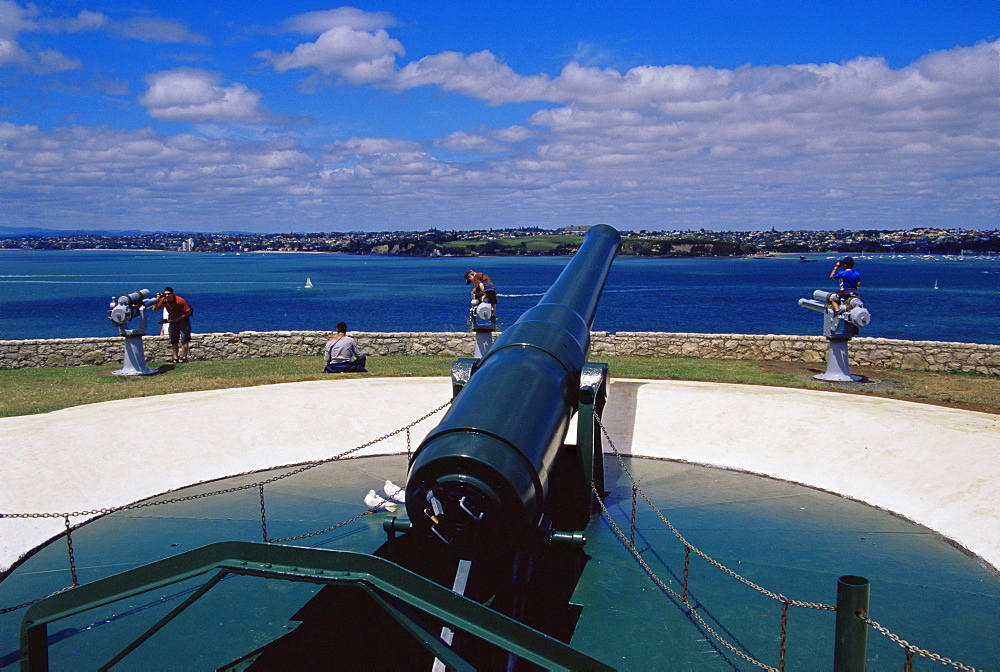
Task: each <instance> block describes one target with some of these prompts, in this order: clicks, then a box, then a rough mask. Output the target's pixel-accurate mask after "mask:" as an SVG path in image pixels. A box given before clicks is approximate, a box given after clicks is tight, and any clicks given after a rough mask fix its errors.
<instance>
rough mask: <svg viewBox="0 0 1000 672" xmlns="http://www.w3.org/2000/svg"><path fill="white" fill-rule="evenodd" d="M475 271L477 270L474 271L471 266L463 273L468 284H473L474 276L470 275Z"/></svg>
mask: <svg viewBox="0 0 1000 672" xmlns="http://www.w3.org/2000/svg"><path fill="white" fill-rule="evenodd" d="M473 273H475V271H473V270H472V269H471V268H470V269H468V270H466V271H465V273H463V274H462V277H463V278H465V284H467V285H470V284H472V278H470V277H469V276H470V275H472V274H473Z"/></svg>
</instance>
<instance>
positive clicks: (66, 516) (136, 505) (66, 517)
mask: <svg viewBox="0 0 1000 672" xmlns="http://www.w3.org/2000/svg"><path fill="white" fill-rule="evenodd" d="M451 402H452V400H451V399H449V400H448V401H446V402H445V403H443V404H441V405H440V406H438V407H437V408H435V409H434V410H432V411H430V412H429V413H426V414H424V415H422V416H421V417H419V418H417V419H416V420H414V421H413V422H411V423H409V424H407V425H404V426H403V427H400V428H399V429H396V430H393V431H391V432H389V433H388V434H384V435H382V436H380V437H378V438H377V439H372V440H371V441H368V442H366V443H363V444H361V445H360V446H356V447H354V448H351V449H350V450H346V451H344V452H343V453H340V454H338V455H334V456H332V457H328V458H326V459H323V460H318V461H316V462H310V463H307V464H305V465H303V466H301V467H298V468H297V469H293V470H292V471H289V472H286V473H283V474H281V475H279V476H274V477H271V478H268V479H265V480H262V481H256V482H254V483H246V484H244V485H238V486H234V487H231V488H224V489H221V490H214V491H212V492H203V493H200V494H196V495H186V496H184V497H173V498H170V499H161V500H155V501H144V502H133V503H131V504H125V505H122V506H109V507H103V508H99V509H88V510H85V511H71V512H65V513H54V512H32V513H0V519H3V518H19V519H31V518H36V519H37V518H62V519H63V522H64V524H65V527H66V544H67V547H68V554H69V565H70V575H71V577H72V581H73V583H72V585H69V586H66V587H64V588H60V589H59V590H56V591H54V592H52V593H49V594H48V595H45V596H43V597H39V598H36V599H34V600H30V601H28V602H24V603H21V604H17V605H14V606H12V607H0V615H3V614H8V613H10V612H12V611H17V610H18V609H24V608H26V607H30V606H31V605H33V604H36V603H38V602H41V601H42V600H44V599H46V598H48V597H51V596H52V595H57V594H59V593H61V592H64V591H66V590H70V589H72V588H76V587H77V586H78V585H79V582H78V579H77V574H76V556H75V553H74V550H73V537H72V534H71V531H72V526H71V524H70V518H72V517H78V516H103V515H106V514H109V513H115V512H118V511H125V510H129V509H142V508H146V507H151V506H162V505H165V504H176V503H180V502H190V501H193V500H198V499H204V498H205V497H214V496H216V495H225V494H230V493H233V492H240V491H242V490H249V489H250V488H254V487H256V488H258V490H259V493H260V515H261V533H262V534H263V538H264V541H265V542H269V543H278V542H284V541H294V540H297V539H305V538H306V537H312V536H316V535H319V534H323V533H325V532H330V531H331V530H335V529H337V528H338V527H343V526H345V525H349V524H351V523H353V522H355V521H357V520H359V519H360V518H362V517H364V516H367V515H369V514H372V513H375V510H374V509H366V510H365V511H364V512H363V513H360V514H358V515H356V516H354V517H353V518H350V519H348V520H345V521H343V522H340V523H337V524H336V525H332V526H330V527H328V528H326V529H323V530H319V531H317V532H310V533H308V534H301V535H298V536H294V537H286V538H282V539H271V540H268V538H267V511H266V508H265V504H264V486H265V485H268V484H270V483H275V482H277V481H280V480H283V479H286V478H289V477H291V476H295V475H296V474H301V473H302V472H304V471H308V470H310V469H313V468H315V467H318V466H320V465H323V464H328V463H330V462H334V461H336V460H340V459H342V458H344V457H346V456H348V455H350V454H351V453H355V452H357V451H359V450H363V449H365V448H368V447H369V446H373V445H375V444H377V443H380V442H382V441H385V440H386V439H388V438H391V437H393V436H396V435H397V434H400V433H402V432H404V431H405V432H406V452H407V457H408V461H409V460H410V459H412V458H411V457H410V453H411V438H410V429H411V428H413V427H415V426H416V425H418V424H420V423H421V422H423V421H424V420H427V419H428V418H430V417H432V416H433V415H435V414H437V413H439V412H441V411H442V410H444V409H445V408H447V407H448V406H450V405H451ZM279 468H280V467H279ZM272 469H273V467H272ZM255 473H260V470H257V471H247V472H243V473H240V474H234V475H233V476H230V477H229V478H239V477H241V476H248V475H251V474H255Z"/></svg>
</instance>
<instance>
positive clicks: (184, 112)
mask: <svg viewBox="0 0 1000 672" xmlns="http://www.w3.org/2000/svg"><path fill="white" fill-rule="evenodd" d="M221 81H222V77H221V75H219V74H218V73H214V72H209V71H207V70H199V69H194V68H177V69H174V70H166V71H163V72H156V73H153V74H150V75H147V76H146V83H147V84H148V85H149V89H148V90H147V91H146V93H144V94H143V95H141V96H140V97H139V102H140V103H141V104H142V105H143V106H145V107H146V110H147V112H148V113H149V115H150V116H151V117H153V118H155V119H161V120H163V121H188V122H205V121H241V122H248V123H254V122H260V121H264V120H265V119H267V117H268V114H267V112H266V110H264V108H263V107H262V106H261V104H260V94H259V93H257V92H256V91H251V90H250V89H248V88H247V87H246V85H244V84H239V83H237V84H230V85H228V86H223V85H221Z"/></svg>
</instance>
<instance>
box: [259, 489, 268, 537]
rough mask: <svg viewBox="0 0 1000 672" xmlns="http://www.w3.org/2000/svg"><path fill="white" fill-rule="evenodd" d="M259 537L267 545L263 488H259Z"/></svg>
mask: <svg viewBox="0 0 1000 672" xmlns="http://www.w3.org/2000/svg"><path fill="white" fill-rule="evenodd" d="M260 536H261V537H263V539H264V543H265V544H266V543H267V507H265V506H264V486H263V485H261V486H260Z"/></svg>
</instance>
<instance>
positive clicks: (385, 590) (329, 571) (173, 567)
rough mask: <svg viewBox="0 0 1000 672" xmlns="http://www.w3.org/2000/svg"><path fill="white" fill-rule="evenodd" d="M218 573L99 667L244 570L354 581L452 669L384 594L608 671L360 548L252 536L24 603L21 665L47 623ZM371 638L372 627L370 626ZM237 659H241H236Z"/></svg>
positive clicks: (44, 658) (507, 644)
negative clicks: (255, 540) (337, 548)
mask: <svg viewBox="0 0 1000 672" xmlns="http://www.w3.org/2000/svg"><path fill="white" fill-rule="evenodd" d="M212 570H219V572H218V573H217V574H216V575H215V576H213V577H212V578H210V579H209V580H208V581H207V582H206V583H205V584H204V585H203V586H202V587H201V588H199V589H198V590H197V591H196V592H195V593H194V594H193V595H192V596H191V597H189V598H188V599H187V600H185V601H184V602H183V603H182V604H180V605H178V607H176V608H174V609H173V610H171V612H170V613H169V614H167V615H166V616H165V617H164V618H161V619H160V620H159V621H157V622H156V623H155V624H154V625H153V626H152V627H150V628H149V629H147V630H146V631H145V632H144V633H142V634H141V635H140V636H139V637H138V638H136V639H135V640H134V641H132V642H130V643H129V644H128V645H127V646H125V647H124V648H123V649H122V650H121V651H120V652H119V653H118V654H116V655H115V656H114V657H112V658H111V659H110V660H109V661H108V662H107V663H105V664H104V665H102V666H101V667H100V669H102V670H104V669H108V668H110V667H111V666H113V665H115V664H117V663H118V662H120V661H121V660H123V659H124V658H125V657H126V656H127V655H128V654H129V653H131V652H132V651H134V650H135V649H136V648H138V646H139V645H140V644H142V642H144V641H146V640H147V639H149V638H150V637H152V636H153V635H154V634H155V633H156V632H157V631H159V630H160V629H162V628H163V627H164V626H165V625H167V623H169V622H170V621H172V620H173V619H174V618H176V617H177V616H179V615H180V614H181V613H182V612H183V611H184V610H185V609H186V608H188V607H189V606H191V605H192V604H194V602H195V601H197V600H198V599H199V598H201V597H202V596H204V595H205V593H207V592H208V590H209V589H211V588H212V587H213V586H215V585H216V584H217V583H218V582H219V581H220V580H221V579H222V578H223V577H224V576H225V575H227V574H243V575H250V576H259V577H265V578H276V579H281V580H284V581H305V582H308V583H316V584H344V583H348V584H356V585H357V586H358V587H360V588H362V589H363V590H365V591H367V592H369V594H370V595H371V596H372V597H373V598H374V599H375V601H376V602H377V603H378V604H379V605H380V606H381V608H382V609H384V610H386V611H387V612H388V613H389V614H390V615H391V616H392V617H393V618H394V619H395V620H396V621H397V622H399V623H400V624H401V625H403V627H404V628H406V629H407V630H408V631H409V632H410V633H411V634H413V635H414V638H415V639H416V640H417V641H418V642H420V643H421V644H422V645H423V646H424V647H425V648H426V649H427V650H429V651H430V652H431V653H432V654H434V656H435V657H436V658H438V659H439V660H441V661H442V662H443V663H445V665H447V666H448V667H449V668H450V669H456V670H469V669H472V668H471V666H469V665H468V664H467V663H466V662H465V661H464V660H463V659H462V658H461V657H460V656H458V655H457V654H456V653H455V652H454V651H452V649H451V648H450V647H448V646H446V645H445V644H444V643H443V642H442V641H441V640H440V639H438V638H435V637H427V636H424V628H423V627H422V626H421V625H420V624H419V623H417V622H414V621H413V619H412V618H411V617H410V616H409V615H408V614H407V613H406V611H405V610H404V609H400V608H399V607H398V606H396V605H395V604H393V603H391V602H390V601H388V600H386V599H385V598H386V597H389V598H393V599H394V600H398V601H400V602H402V603H404V604H406V605H409V606H411V607H414V608H416V609H418V610H419V611H421V612H423V613H425V614H429V615H430V616H432V617H434V618H437V619H440V620H441V621H443V622H444V623H446V624H447V625H448V626H449V627H450V628H453V629H456V630H462V631H464V632H467V633H469V634H471V635H473V636H475V637H478V638H479V639H481V640H483V641H485V642H489V643H490V644H493V645H495V646H498V647H500V648H502V649H503V650H505V651H508V652H510V653H513V654H514V655H516V656H519V657H521V658H523V659H524V660H527V661H530V662H533V663H535V664H537V665H541V666H543V667H544V668H545V669H550V670H611V669H613V668H610V667H608V666H606V665H604V664H603V663H601V662H599V661H597V660H594V659H593V658H591V657H590V656H587V655H586V654H583V653H580V652H579V651H577V650H575V649H573V648H572V647H570V646H568V645H567V644H564V643H563V642H560V641H559V640H557V639H553V638H552V637H549V636H548V635H545V634H543V633H541V632H539V631H537V630H535V629H533V628H530V627H528V626H526V625H524V624H522V623H520V622H518V621H515V620H514V619H512V618H509V617H508V616H504V615H503V614H500V613H498V612H496V611H493V610H492V609H490V608H488V607H484V606H483V605H481V604H479V603H478V602H475V601H473V600H470V599H469V598H467V597H464V596H462V595H458V594H456V593H454V592H452V591H451V590H448V589H447V588H444V587H443V586H440V585H438V584H436V583H434V582H433V581H430V580H428V579H425V578H423V577H422V576H420V575H418V574H415V573H413V572H410V571H409V570H406V569H403V568H402V567H400V566H399V565H396V564H395V563H392V562H389V561H388V560H383V559H382V558H377V557H374V556H371V555H367V554H363V553H350V552H347V551H333V550H326V549H314V548H298V547H294V546H275V545H270V544H258V543H252V542H238V541H229V542H220V543H216V544H210V545H208V546H204V547H202V548H199V549H195V550H193V551H188V552H186V553H181V554H180V555H175V556H173V557H170V558H166V559H164V560H159V561H157V562H153V563H150V564H148V565H144V566H142V567H137V568H136V569H133V570H129V571H127V572H123V573H121V574H117V575H115V576H110V577H107V578H105V579H101V580H99V581H94V582H93V583H88V584H86V585H82V586H78V587H77V588H75V589H73V590H71V591H66V592H63V593H60V594H58V595H53V596H51V597H48V598H46V599H44V600H42V601H40V602H39V603H37V604H35V605H33V606H32V607H31V608H30V609H28V611H27V613H26V614H25V615H24V621H23V624H22V628H21V652H22V669H25V670H29V671H30V672H37V671H41V670H47V669H48V636H47V626H48V624H50V623H53V622H55V621H57V620H59V619H63V618H67V617H69V616H73V615H75V614H79V613H82V612H84V611H87V610H89V609H94V608H97V607H101V606H104V605H107V604H111V603H113V602H118V601H120V600H124V599H127V598H130V597H133V596H135V595H139V594H142V593H145V592H149V591H151V590H155V589H157V588H163V587H166V586H169V585H172V584H175V583H178V582H180V581H185V580H187V579H190V578H193V577H196V576H199V575H202V574H206V573H208V572H211V571H212ZM372 634H373V637H375V636H377V633H372ZM238 662H242V661H238Z"/></svg>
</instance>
